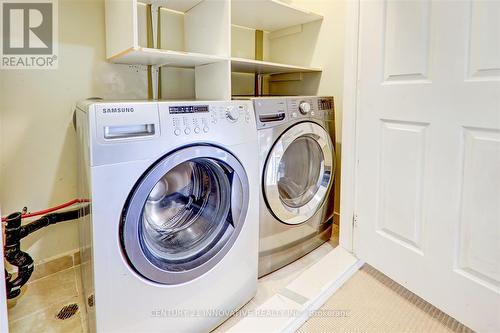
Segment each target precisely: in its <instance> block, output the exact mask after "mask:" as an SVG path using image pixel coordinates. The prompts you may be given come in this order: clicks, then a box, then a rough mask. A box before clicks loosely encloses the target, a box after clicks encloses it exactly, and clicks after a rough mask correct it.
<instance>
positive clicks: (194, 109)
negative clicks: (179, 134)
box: [168, 105, 209, 114]
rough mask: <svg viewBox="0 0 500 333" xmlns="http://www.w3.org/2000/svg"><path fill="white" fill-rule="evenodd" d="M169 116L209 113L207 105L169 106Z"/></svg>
mask: <svg viewBox="0 0 500 333" xmlns="http://www.w3.org/2000/svg"><path fill="white" fill-rule="evenodd" d="M168 112H169V113H170V114H185V113H202V112H209V110H208V105H183V106H170V107H169V108H168Z"/></svg>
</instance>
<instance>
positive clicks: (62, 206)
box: [2, 199, 90, 222]
mask: <svg viewBox="0 0 500 333" xmlns="http://www.w3.org/2000/svg"><path fill="white" fill-rule="evenodd" d="M82 202H90V200H89V199H73V200H71V201H68V202H66V203H63V204H61V205H58V206H55V207H52V208H47V209H44V210H40V211H38V212H33V213H29V214H24V215H23V216H21V218H23V219H25V218H28V217H34V216H40V215H45V214H48V213H51V212H54V211H56V210H60V209H63V208H66V207H69V206H72V205H74V204H77V203H82ZM5 221H7V217H2V222H5Z"/></svg>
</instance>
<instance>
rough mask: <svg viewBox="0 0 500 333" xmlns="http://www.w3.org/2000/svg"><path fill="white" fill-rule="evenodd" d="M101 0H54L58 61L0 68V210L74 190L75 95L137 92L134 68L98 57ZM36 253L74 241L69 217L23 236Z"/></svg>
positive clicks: (54, 199) (61, 198)
mask: <svg viewBox="0 0 500 333" xmlns="http://www.w3.org/2000/svg"><path fill="white" fill-rule="evenodd" d="M104 48H105V29H104V1H103V0H60V1H59V69H58V70H11V71H0V85H1V90H0V124H1V126H2V127H1V128H0V143H1V147H0V149H1V150H0V156H1V161H2V162H3V163H2V164H1V169H0V181H1V183H0V186H1V187H0V202H1V204H2V213H3V214H7V213H9V212H13V211H17V210H20V209H22V207H23V206H24V205H27V206H28V208H29V209H30V210H32V211H35V210H39V209H43V208H46V207H49V206H53V205H56V204H58V203H62V202H65V201H67V200H69V199H72V198H75V197H76V165H75V163H76V155H75V148H76V147H75V144H76V143H75V132H74V130H73V127H72V115H73V106H74V104H75V102H76V101H78V100H81V99H85V98H88V97H92V96H99V97H103V98H144V97H145V96H146V95H145V94H146V76H145V75H144V71H143V70H142V69H141V68H129V67H128V66H121V65H110V64H107V63H106V62H105V61H104V59H105V49H104ZM22 246H23V248H24V249H27V250H28V251H29V252H30V254H32V255H33V257H34V259H35V261H40V260H43V259H46V258H48V257H52V256H55V255H58V254H60V253H63V252H67V251H71V250H73V249H76V248H78V231H77V225H76V223H74V222H69V223H67V224H62V225H57V226H51V227H48V228H46V229H45V230H42V231H39V232H38V233H36V234H33V235H31V236H28V237H27V238H25V240H23V242H22Z"/></svg>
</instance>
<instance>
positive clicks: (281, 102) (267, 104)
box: [252, 96, 334, 129]
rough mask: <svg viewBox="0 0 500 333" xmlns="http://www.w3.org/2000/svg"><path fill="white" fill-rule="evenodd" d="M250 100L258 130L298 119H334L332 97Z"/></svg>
mask: <svg viewBox="0 0 500 333" xmlns="http://www.w3.org/2000/svg"><path fill="white" fill-rule="evenodd" d="M252 100H253V102H254V109H255V117H256V121H257V128H258V129H263V128H270V127H274V126H278V125H281V124H285V123H288V122H295V121H297V120H300V119H311V118H312V119H318V120H323V121H333V117H334V106H333V97H317V96H294V97H262V98H260V97H256V98H252Z"/></svg>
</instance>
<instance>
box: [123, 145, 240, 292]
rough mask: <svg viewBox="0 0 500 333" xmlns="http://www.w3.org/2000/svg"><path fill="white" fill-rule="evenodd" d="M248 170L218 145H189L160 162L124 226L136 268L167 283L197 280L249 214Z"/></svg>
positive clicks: (136, 194) (134, 199)
mask: <svg viewBox="0 0 500 333" xmlns="http://www.w3.org/2000/svg"><path fill="white" fill-rule="evenodd" d="M247 203H248V181H247V177H246V173H245V170H244V169H243V166H242V165H241V164H240V163H239V161H238V160H237V159H236V158H234V156H232V155H231V154H229V153H228V152H226V151H225V150H222V149H220V148H216V147H210V146H199V147H189V148H185V149H182V150H180V151H177V152H175V153H173V154H171V155H168V156H167V157H165V158H164V159H162V160H161V161H159V162H158V163H157V164H156V165H155V166H154V167H153V168H152V169H151V170H150V171H149V172H147V173H146V174H145V176H144V177H143V178H142V180H141V181H140V182H139V183H138V185H137V187H136V190H135V192H134V193H133V194H132V196H131V198H130V202H129V205H128V207H127V210H126V213H125V215H124V216H125V219H124V223H123V226H122V231H123V232H122V244H123V246H124V249H125V252H126V254H127V257H128V259H129V261H130V263H131V265H132V266H133V267H134V269H135V270H136V271H137V272H138V273H140V274H141V275H143V276H144V277H146V278H148V279H150V280H153V281H155V282H159V283H164V284H176V283H182V282H186V281H189V280H191V279H194V278H196V277H198V276H200V275H201V274H203V273H205V272H207V271H208V270H209V269H210V268H212V267H213V266H215V264H217V262H219V261H220V260H221V259H222V257H223V256H224V255H225V254H226V253H227V251H228V250H229V248H230V247H231V245H232V244H233V243H234V242H235V240H236V238H237V236H238V234H239V232H240V230H241V228H242V226H243V223H244V218H245V216H246V212H247V208H248V206H247Z"/></svg>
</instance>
